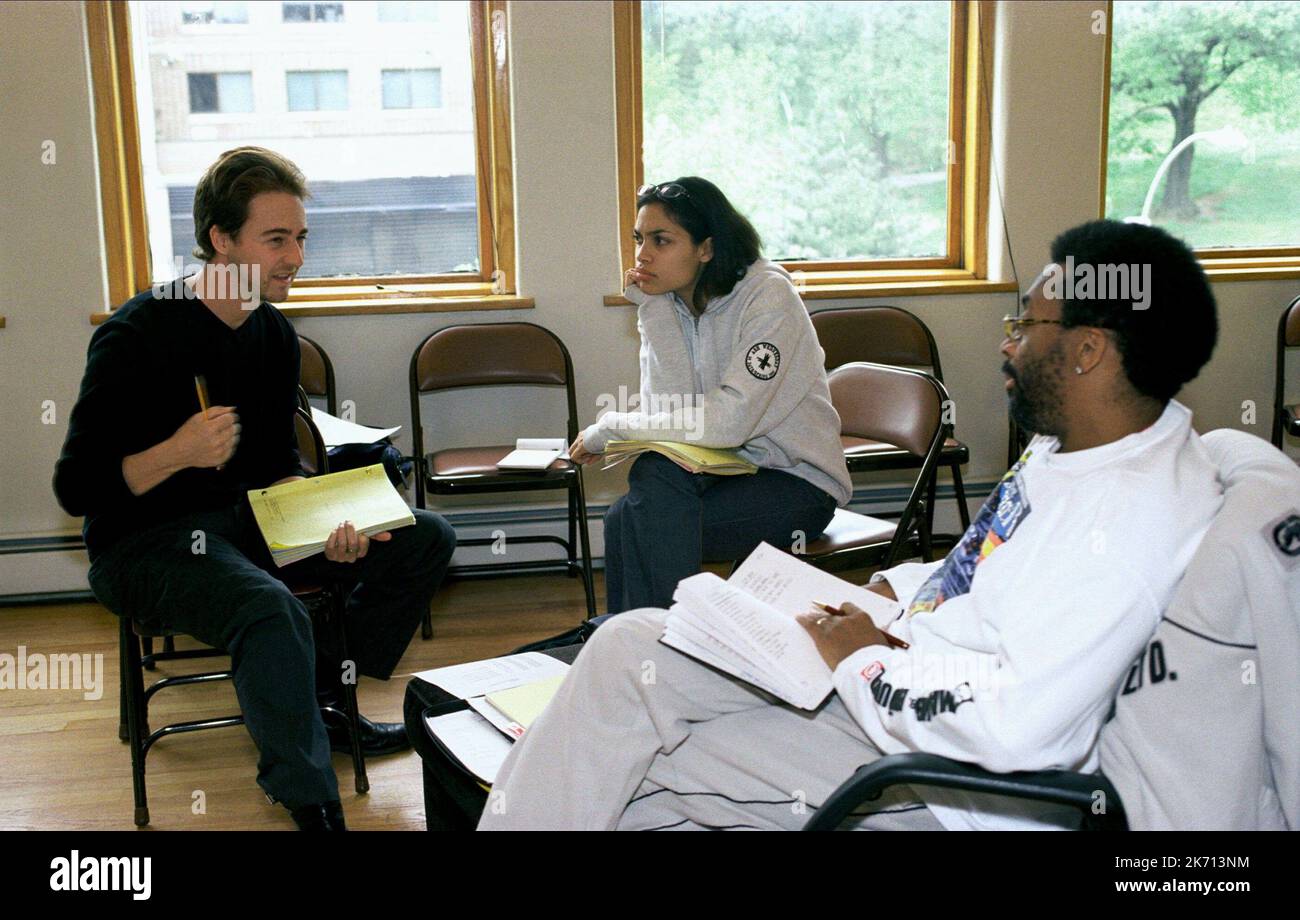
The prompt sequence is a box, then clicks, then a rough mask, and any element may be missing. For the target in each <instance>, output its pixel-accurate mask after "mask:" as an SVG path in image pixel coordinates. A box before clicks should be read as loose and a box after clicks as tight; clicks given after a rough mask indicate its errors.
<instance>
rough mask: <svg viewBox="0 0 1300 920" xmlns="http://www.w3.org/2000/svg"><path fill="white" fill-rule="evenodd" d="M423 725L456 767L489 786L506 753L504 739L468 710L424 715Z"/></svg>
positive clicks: (506, 743) (507, 742) (508, 751)
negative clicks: (438, 714) (439, 743)
mask: <svg viewBox="0 0 1300 920" xmlns="http://www.w3.org/2000/svg"><path fill="white" fill-rule="evenodd" d="M424 722H425V725H427V726H428V728H429V731H430V732H431V733H432V734H433V735H434V736H435V737H437V739H438V741H440V742H441V743H442V746H443V747H444V748H446V749H447V752H448V753H449V754H451V755H452V757H454V758H455V759H456V760H457V761H458V762H459V763H460V765H461V766H462V767H463V768H464V769H465V770H467V771H468V772H469V773H471V774H473V775H474V776H475V777H477V778H478V780H479V781H480V782H483V783H487V784H488V785H489V786H490V785H492V784H493V783H494V782H496V779H497V772H498V771H499V770H500V769H501V764H503V763H505V759H506V755H507V754H509V753H510V744H511V742H510V739H509V738H506V737H505V736H504V735H502V734H501V733H500V732H498V731H497V730H496V729H495V728H493V727H492V726H491V725H489V724H488V722H487V721H486V720H485V719H484V718H483V717H482V716H480V715H479V714H478V713H476V712H473V711H471V710H468V709H462V710H460V711H458V712H451V713H447V714H446V715H442V716H425V717H424Z"/></svg>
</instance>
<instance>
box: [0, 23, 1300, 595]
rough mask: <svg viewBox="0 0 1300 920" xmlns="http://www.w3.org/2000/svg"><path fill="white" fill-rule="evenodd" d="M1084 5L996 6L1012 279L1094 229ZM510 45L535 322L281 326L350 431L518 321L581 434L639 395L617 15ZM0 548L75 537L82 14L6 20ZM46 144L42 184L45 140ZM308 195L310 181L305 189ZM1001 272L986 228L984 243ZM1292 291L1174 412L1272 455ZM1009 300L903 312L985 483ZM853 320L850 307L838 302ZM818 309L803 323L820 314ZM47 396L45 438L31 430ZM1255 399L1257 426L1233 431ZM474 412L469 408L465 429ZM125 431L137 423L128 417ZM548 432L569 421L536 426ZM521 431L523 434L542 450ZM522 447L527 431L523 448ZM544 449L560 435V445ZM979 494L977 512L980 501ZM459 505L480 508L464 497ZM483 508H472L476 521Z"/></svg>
mask: <svg viewBox="0 0 1300 920" xmlns="http://www.w3.org/2000/svg"><path fill="white" fill-rule="evenodd" d="M1100 7H1101V4H1100V3H1096V2H1077V0H1071V2H1064V3H1036V2H1017V3H1002V4H1000V10H999V14H1000V22H999V28H998V42H999V48H998V55H997V59H998V80H997V85H996V86H995V88H994V94H993V100H994V106H995V141H996V147H995V168H996V170H997V172H998V175H999V176H1000V179H1001V190H1002V194H1003V195H1004V196H1005V201H1006V213H1007V221H1008V225H1009V236H1010V239H1011V241H1012V255H1013V256H1014V259H1015V265H1016V268H1017V270H1018V273H1019V276H1020V279H1021V280H1022V282H1024V283H1027V282H1028V280H1029V279H1030V278H1031V277H1032V276H1033V275H1034V274H1035V273H1036V272H1037V271H1038V269H1039V268H1041V266H1042V264H1043V263H1044V262H1045V261H1046V258H1047V248H1048V244H1049V242H1050V240H1051V237H1052V236H1053V235H1054V234H1055V233H1056V232H1058V231H1060V230H1062V229H1064V228H1066V227H1068V226H1070V225H1072V224H1075V223H1078V222H1080V221H1083V220H1086V219H1088V218H1091V217H1094V216H1096V206H1097V183H1098V168H1097V164H1098V151H1099V137H1100V98H1101V97H1100V94H1101V85H1102V50H1103V45H1102V40H1101V38H1100V37H1099V36H1097V35H1095V34H1093V32H1092V29H1091V23H1092V19H1091V13H1092V11H1093V10H1094V9H1097V8H1100ZM510 29H511V42H512V61H511V66H512V76H513V81H514V88H513V104H514V111H515V136H514V149H515V157H516V191H517V196H518V202H517V210H516V217H517V223H518V227H519V280H520V286H521V289H522V291H523V293H525V294H527V295H530V296H532V297H535V298H536V302H537V307H536V309H534V310H530V311H518V312H509V313H500V312H493V313H486V312H483V313H466V314H426V315H398V316H375V317H355V316H341V317H310V318H304V319H300V320H296V321H295V325H296V326H297V327H298V328H299V329H300V331H302V332H303V333H304V334H306V335H309V336H311V337H312V338H315V339H316V340H317V341H319V342H320V343H321V344H322V345H323V346H324V347H325V348H326V350H327V351H329V353H330V354H331V356H332V358H333V359H334V362H335V365H336V371H337V375H338V381H339V386H340V390H341V396H342V397H343V398H350V399H353V400H355V401H356V403H357V407H358V418H359V420H361V421H363V422H370V423H380V422H386V423H387V422H389V421H390V420H392V421H391V423H398V422H400V423H403V424H407V417H408V410H407V405H406V383H405V380H406V369H407V363H408V361H409V358H410V353H411V350H412V349H413V348H414V347H415V345H416V344H417V343H418V342H419V340H420V339H421V338H422V337H423V336H424V335H426V334H428V333H429V332H431V331H433V330H434V329H437V328H440V327H441V326H444V325H448V324H450V323H453V322H462V321H463V322H474V321H489V322H491V321H501V320H506V319H522V320H526V321H530V322H535V323H539V324H541V325H544V326H546V327H548V328H550V329H552V330H554V331H555V332H556V333H557V334H558V335H559V336H560V337H561V338H563V339H564V340H565V341H566V342H567V343H568V345H569V348H570V351H571V352H572V354H573V359H574V363H575V366H576V368H577V379H578V400H579V410H580V413H581V414H582V415H583V420H584V422H585V421H589V420H591V418H592V417H593V416H594V414H595V411H596V397H597V395H598V394H600V393H607V392H616V391H617V388H618V386H619V385H620V384H625V385H627V386H629V387H630V388H635V386H636V379H637V361H636V353H637V342H636V334H635V324H634V316H633V313H632V309H631V308H629V307H605V306H603V305H602V303H601V298H602V296H603V295H605V294H609V293H613V292H614V289H615V286H616V284H617V277H618V234H619V232H620V228H619V227H618V226H617V207H616V201H615V162H614V151H615V125H614V96H613V51H612V38H611V33H612V14H611V8H610V6H609V5H608V4H606V3H603V2H545V3H542V2H519V0H516V2H513V3H511V4H510ZM0 100H3V108H0V138H3V139H4V140H3V147H0V194H2V195H3V208H4V211H3V218H2V219H0V314H3V315H5V316H6V317H7V318H8V326H7V328H4V329H0V387H2V388H3V398H0V431H2V432H4V435H3V437H0V509H2V510H0V514H3V520H2V522H0V540H4V539H10V538H15V537H21V536H31V535H47V534H56V533H73V532H76V530H77V528H78V525H79V522H77V521H74V520H71V519H69V518H67V517H66V516H65V515H64V514H63V513H62V511H61V510H60V509H59V508H58V505H57V503H56V502H55V500H54V497H53V494H52V493H51V490H50V477H51V474H52V470H53V465H54V461H55V459H56V457H57V456H58V451H59V447H60V445H61V443H62V439H63V435H64V432H65V430H66V429H65V422H66V417H67V412H68V410H69V409H70V408H71V406H72V402H73V400H74V399H75V396H76V392H77V386H78V383H79V380H80V375H81V371H82V367H83V363H84V358H85V348H86V344H87V341H88V340H89V337H90V333H91V331H92V327H91V325H90V324H89V322H88V319H87V317H88V316H89V314H90V313H91V312H92V311H94V310H96V309H102V308H103V306H104V297H105V285H104V281H103V274H104V265H103V258H102V255H101V238H100V232H99V227H98V221H97V217H96V215H97V212H98V206H99V199H98V193H97V189H96V172H95V165H94V158H93V141H94V134H93V121H92V117H91V101H90V91H89V86H88V77H87V68H86V63H85V49H84V24H83V17H82V12H81V5H80V4H75V3H63V4H46V3H41V4H35V3H32V4H22V3H6V4H0ZM46 138H50V139H54V140H55V141H56V143H57V144H58V147H57V153H58V161H57V164H56V165H54V166H42V165H41V162H40V144H41V141H42V140H44V139H46ZM309 178H310V177H309ZM990 236H991V239H992V241H993V243H994V246H993V249H994V252H995V254H996V253H1000V252H1001V251H1002V247H1001V246H1000V244H998V242H997V240H998V238H999V237H1000V236H1001V226H1000V223H996V222H995V226H994V228H993V230H992V232H991V234H990ZM1297 290H1300V282H1252V283H1231V284H1220V285H1217V286H1216V288H1215V293H1216V296H1217V297H1218V299H1219V307H1220V319H1221V324H1222V336H1221V342H1220V345H1219V349H1218V351H1217V352H1216V354H1215V357H1214V359H1213V361H1212V362H1211V363H1210V365H1209V366H1208V367H1207V368H1206V369H1205V371H1204V372H1203V373H1202V375H1201V377H1200V379H1198V380H1197V381H1195V382H1193V383H1192V384H1191V385H1190V386H1189V387H1188V388H1187V390H1186V391H1185V392H1184V394H1183V397H1182V398H1183V399H1184V401H1185V402H1187V403H1188V404H1189V405H1190V406H1191V407H1192V408H1193V409H1194V411H1195V412H1196V419H1197V425H1198V427H1199V428H1200V429H1201V430H1208V429H1211V428H1217V427H1224V426H1231V427H1238V428H1245V429H1246V430H1248V431H1252V432H1254V433H1256V434H1259V435H1261V436H1264V437H1267V436H1268V412H1269V411H1270V410H1271V398H1272V396H1271V392H1272V390H1271V388H1272V373H1273V364H1272V358H1271V355H1272V347H1273V344H1272V343H1273V335H1274V330H1275V326H1276V321H1277V317H1278V314H1279V313H1280V312H1281V310H1282V307H1283V306H1284V305H1285V304H1286V302H1287V301H1288V300H1289V299H1290V298H1291V297H1292V296H1294V294H1295V293H1296V292H1297ZM1014 300H1015V298H1014V297H1013V295H1011V294H997V295H989V294H984V295H955V296H945V297H937V296H925V297H909V298H895V299H894V300H893V301H891V302H896V303H898V304H900V305H902V306H905V307H906V308H908V309H910V310H913V311H914V312H916V313H917V314H918V315H920V316H921V318H922V319H923V320H925V322H926V323H928V324H929V325H930V327H931V329H932V330H933V331H934V334H935V336H936V338H937V340H938V342H939V346H940V350H941V352H942V354H943V361H944V372H945V377H946V378H947V382H948V385H949V388H950V390H951V391H952V393H953V395H954V397H955V399H956V400H957V406H958V414H957V431H958V435H959V436H960V437H961V438H962V439H963V440H965V441H967V442H968V443H969V444H970V445H971V448H972V452H973V454H972V461H971V464H970V466H969V468H968V470H967V474H966V475H967V479H968V480H973V481H979V482H987V481H988V480H990V479H992V478H993V477H995V476H996V475H998V474H999V473H1000V472H1001V470H1002V468H1003V463H1004V459H1005V449H1006V448H1005V443H1006V440H1005V439H1006V427H1005V426H1006V417H1005V396H1004V394H1003V391H1002V385H1001V377H1000V375H999V374H998V371H997V369H998V367H999V365H1000V363H1001V359H1000V357H999V356H998V353H997V347H998V343H999V341H1000V338H1001V333H1000V331H999V326H998V322H997V321H998V319H999V318H1000V317H1001V316H1002V315H1003V314H1004V313H1006V312H1009V311H1010V310H1011V309H1012V307H1013V305H1014ZM852 302H859V303H860V302H862V301H852ZM832 305H833V304H832V303H831V302H827V301H819V302H816V303H814V304H812V306H813V307H814V309H816V308H821V307H825V306H832ZM464 398H465V399H467V402H461V403H459V405H460V406H461V407H462V408H461V410H459V411H456V412H455V413H454V414H452V413H450V412H448V413H444V412H440V411H439V408H440V407H439V406H438V405H436V404H435V403H434V402H432V401H430V402H429V403H428V404H427V406H426V411H427V415H426V419H427V422H426V424H427V425H428V427H429V428H432V429H434V430H436V431H438V432H440V433H441V435H442V436H443V438H444V443H448V444H455V443H462V444H464V443H470V442H472V441H475V440H479V441H482V440H484V439H488V440H501V441H502V442H504V440H505V439H502V437H501V435H502V433H503V431H504V432H505V433H507V439H508V437H513V435H514V432H513V430H511V429H510V427H509V425H508V424H507V423H508V420H509V419H511V418H513V417H516V414H523V415H525V416H526V417H528V418H530V419H542V418H544V417H545V415H544V413H542V406H541V404H540V403H534V402H527V403H525V404H524V405H523V406H522V408H520V407H517V406H516V405H514V404H509V405H508V404H507V403H506V402H505V401H503V400H502V399H501V398H500V392H499V391H498V392H496V393H493V392H486V391H485V392H480V393H474V394H470V395H469V396H468V397H464ZM45 399H53V400H55V402H56V405H57V408H58V424H56V425H53V426H47V425H42V424H41V402H42V400H45ZM1245 400H1254V401H1255V402H1256V404H1257V406H1258V421H1257V422H1256V424H1255V425H1254V426H1249V425H1244V424H1243V423H1242V403H1243V401H1245ZM466 406H468V409H469V411H464V407H466ZM122 411H123V412H129V411H131V407H129V406H124V407H122ZM550 418H551V419H553V423H554V425H555V426H556V428H557V429H558V427H559V426H560V425H561V424H562V420H563V412H562V410H561V409H559V408H557V409H556V410H555V411H554V412H553V413H552V414H551V416H550ZM538 427H539V426H537V425H535V424H534V425H530V426H529V428H528V429H527V430H528V432H529V433H536V434H542V433H543V432H542V431H539V430H536V429H537V428H538ZM521 433H522V432H521ZM557 433H558V432H557ZM588 488H589V498H590V500H591V501H592V503H593V504H597V505H602V504H604V503H605V502H607V501H609V500H612V499H613V498H614V497H616V496H617V495H618V494H620V492H621V490H622V488H623V479H622V475H621V474H620V473H618V472H610V473H593V474H592V475H591V476H590V478H589V487H588ZM981 497H982V496H978V495H976V496H973V498H974V499H975V500H978V499H979V498H981ZM464 501H465V502H469V503H474V502H472V501H471V500H469V499H466V500H464ZM476 504H479V505H482V504H483V502H481V501H480V502H477V503H476ZM83 572H84V558H79V557H77V556H75V554H74V555H69V556H68V557H67V559H66V560H64V559H63V558H62V557H61V556H60V555H59V554H52V553H47V554H40V555H33V556H31V557H29V558H26V559H24V558H21V557H16V556H12V555H11V556H0V595H3V594H8V593H17V592H22V591H34V590H55V589H70V588H78V587H83V586H84V584H85V582H84V575H83Z"/></svg>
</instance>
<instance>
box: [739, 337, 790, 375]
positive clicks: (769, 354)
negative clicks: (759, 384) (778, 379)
mask: <svg viewBox="0 0 1300 920" xmlns="http://www.w3.org/2000/svg"><path fill="white" fill-rule="evenodd" d="M780 367H781V352H780V351H778V350H777V347H776V346H775V345H773V344H772V343H771V342H759V343H758V344H757V345H755V346H754V347H753V348H751V349H750V350H749V352H748V353H747V354H746V355H745V370H747V371H749V372H750V373H751V374H753V375H754V376H755V377H757V378H758V379H759V380H771V379H772V378H773V377H775V376H776V372H777V369H778V368H780Z"/></svg>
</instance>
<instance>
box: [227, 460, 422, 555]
mask: <svg viewBox="0 0 1300 920" xmlns="http://www.w3.org/2000/svg"><path fill="white" fill-rule="evenodd" d="M248 503H249V505H251V506H252V508H253V517H254V518H256V519H257V526H258V528H260V529H261V531H262V537H263V539H265V540H266V546H267V548H268V549H270V551H271V557H272V559H274V560H275V564H276V566H277V567H281V566H286V565H289V564H290V563H292V562H297V561H298V560H300V559H306V558H307V557H308V556H312V555H315V554H316V553H320V552H324V550H325V541H326V540H328V539H329V535H330V534H331V533H333V532H334V530H335V528H337V527H338V526H339V524H340V523H341V522H343V521H351V522H352V525H353V526H354V527H355V528H356V530H357V533H364V534H366V535H367V536H373V535H374V534H377V533H382V532H383V531H385V530H394V529H395V528H398V527H409V526H410V525H412V524H414V523H415V515H413V514H412V513H411V509H410V508H409V507H408V506H407V504H406V500H405V499H404V498H402V496H401V495H400V494H398V491H397V490H396V489H395V488H393V483H392V482H391V481H390V480H389V478H388V474H387V473H385V472H384V466H383V464H381V463H376V464H374V465H373V466H366V467H362V468H360V469H355V470H343V471H342V472H340V473H327V474H325V475H324V476H315V477H313V478H311V479H298V480H295V481H294V482H286V483H284V484H283V485H278V486H271V487H270V488H267V489H254V490H252V491H251V492H249V493H248Z"/></svg>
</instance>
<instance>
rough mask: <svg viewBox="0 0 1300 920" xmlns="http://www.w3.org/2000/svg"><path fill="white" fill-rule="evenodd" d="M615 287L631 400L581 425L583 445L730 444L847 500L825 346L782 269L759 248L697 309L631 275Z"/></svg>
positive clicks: (756, 460)
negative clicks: (630, 352)
mask: <svg viewBox="0 0 1300 920" xmlns="http://www.w3.org/2000/svg"><path fill="white" fill-rule="evenodd" d="M624 296H626V297H627V299H628V300H630V301H632V302H633V303H635V304H637V306H638V309H637V323H636V325H637V331H638V332H639V333H640V335H641V394H640V395H641V402H640V405H639V406H638V407H637V408H636V409H635V411H631V412H606V413H605V414H604V415H602V416H601V417H600V419H599V420H598V421H597V422H596V423H595V424H593V425H591V426H590V427H588V428H587V430H586V431H584V432H583V435H582V440H583V444H584V445H585V446H586V448H587V449H588V450H590V451H592V452H593V453H600V452H603V451H604V450H605V445H606V443H607V442H608V441H610V440H638V441H639V440H649V441H683V442H686V443H690V444H697V445H699V446H701V447H722V448H734V449H737V450H738V451H739V453H740V455H741V456H742V457H744V458H745V459H746V460H748V461H750V462H751V463H754V464H756V465H757V466H760V467H764V468H767V469H775V470H781V471H782V472H786V473H791V474H793V475H795V476H798V477H800V478H801V479H805V480H807V481H808V482H810V483H812V484H813V485H815V486H817V488H819V489H821V490H823V491H824V492H826V493H828V494H829V495H831V496H832V497H833V498H834V499H835V501H836V502H837V503H838V504H839V505H840V506H841V507H843V506H844V505H847V504H848V502H849V499H850V498H851V497H852V494H853V485H852V482H851V481H850V479H849V472H848V468H847V467H846V466H845V463H844V451H843V447H842V446H841V444H840V437H839V435H840V417H839V413H837V412H836V411H835V407H834V406H832V405H831V399H830V390H829V389H828V388H827V386H826V371H825V368H824V366H823V362H824V353H823V352H822V348H821V345H820V344H818V342H817V333H816V332H815V331H814V330H813V326H812V321H811V320H810V319H809V318H808V311H807V310H806V309H805V308H804V305H803V301H802V300H800V299H799V294H798V293H797V292H796V291H795V289H794V285H793V284H792V283H791V280H790V275H789V273H788V272H786V270H785V269H783V268H781V266H779V265H776V264H774V263H772V262H769V261H767V260H766V259H759V260H758V261H756V262H754V263H753V264H752V265H750V266H749V269H748V271H746V272H745V275H744V277H743V278H741V279H740V280H739V281H738V282H736V286H735V287H734V288H732V290H731V293H729V294H727V295H725V296H723V297H715V298H713V299H712V300H710V301H709V302H708V304H707V305H706V307H705V309H704V313H703V314H701V315H700V316H698V317H697V316H696V315H695V314H694V312H693V311H692V310H691V309H690V308H689V307H687V306H686V304H685V303H683V302H682V300H681V298H679V297H678V296H677V295H676V294H672V293H669V294H656V295H650V294H646V293H645V292H644V291H642V290H641V289H640V288H639V287H636V286H630V287H628V289H627V290H626V291H625V292H624Z"/></svg>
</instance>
